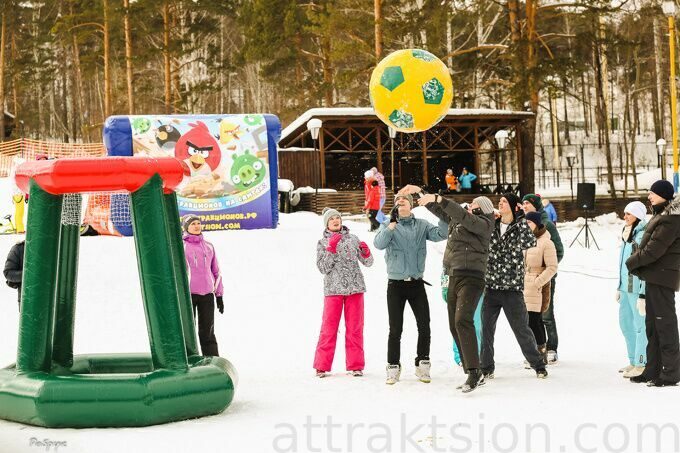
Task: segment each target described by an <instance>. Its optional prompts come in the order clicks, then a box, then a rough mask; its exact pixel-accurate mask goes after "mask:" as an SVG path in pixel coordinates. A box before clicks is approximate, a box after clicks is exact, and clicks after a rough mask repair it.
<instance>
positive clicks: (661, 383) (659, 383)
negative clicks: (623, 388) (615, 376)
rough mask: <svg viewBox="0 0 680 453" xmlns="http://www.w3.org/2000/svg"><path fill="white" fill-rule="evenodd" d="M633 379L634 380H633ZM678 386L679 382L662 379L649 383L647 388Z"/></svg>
mask: <svg viewBox="0 0 680 453" xmlns="http://www.w3.org/2000/svg"><path fill="white" fill-rule="evenodd" d="M631 379H633V378H631ZM676 385H678V383H677V382H672V381H667V380H665V379H662V378H656V379H652V380H651V381H649V382H648V383H647V386H649V387H674V386H676Z"/></svg>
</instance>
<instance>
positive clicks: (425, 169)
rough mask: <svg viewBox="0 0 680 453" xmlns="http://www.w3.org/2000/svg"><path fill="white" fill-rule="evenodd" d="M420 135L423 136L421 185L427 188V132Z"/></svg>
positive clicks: (428, 183)
mask: <svg viewBox="0 0 680 453" xmlns="http://www.w3.org/2000/svg"><path fill="white" fill-rule="evenodd" d="M421 133H422V134H423V185H424V186H429V185H430V182H429V181H428V177H427V131H423V132H421Z"/></svg>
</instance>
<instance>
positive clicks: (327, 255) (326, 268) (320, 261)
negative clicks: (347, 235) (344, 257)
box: [316, 240, 337, 275]
mask: <svg viewBox="0 0 680 453" xmlns="http://www.w3.org/2000/svg"><path fill="white" fill-rule="evenodd" d="M336 261H337V254H336V253H331V252H329V251H328V250H326V245H325V244H324V243H323V241H322V240H319V242H317V243H316V267H318V268H319V272H321V273H322V274H324V275H325V274H328V273H329V272H330V271H332V270H333V267H335V263H336Z"/></svg>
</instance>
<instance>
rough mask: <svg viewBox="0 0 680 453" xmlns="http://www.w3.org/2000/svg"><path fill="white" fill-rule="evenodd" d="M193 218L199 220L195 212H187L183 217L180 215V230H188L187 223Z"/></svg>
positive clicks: (189, 223) (186, 231)
mask: <svg viewBox="0 0 680 453" xmlns="http://www.w3.org/2000/svg"><path fill="white" fill-rule="evenodd" d="M194 220H201V218H200V217H199V216H197V215H196V214H187V215H185V216H184V217H182V230H183V231H184V232H185V233H188V232H189V225H191V222H193V221H194Z"/></svg>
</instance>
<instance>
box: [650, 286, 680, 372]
mask: <svg viewBox="0 0 680 453" xmlns="http://www.w3.org/2000/svg"><path fill="white" fill-rule="evenodd" d="M645 297H646V301H645V306H646V312H647V316H646V317H645V327H646V330H647V340H648V343H647V365H646V366H645V371H644V372H643V374H644V375H645V376H646V377H648V378H650V379H656V378H657V377H658V378H661V379H664V380H666V381H670V382H680V346H679V345H678V317H677V315H676V313H675V291H673V290H672V289H671V288H666V287H664V286H659V285H654V284H652V283H647V286H646V288H645Z"/></svg>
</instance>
